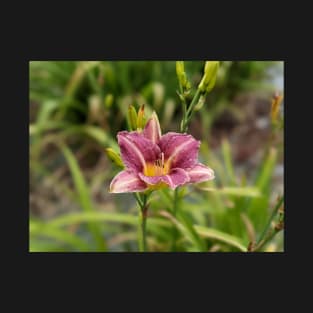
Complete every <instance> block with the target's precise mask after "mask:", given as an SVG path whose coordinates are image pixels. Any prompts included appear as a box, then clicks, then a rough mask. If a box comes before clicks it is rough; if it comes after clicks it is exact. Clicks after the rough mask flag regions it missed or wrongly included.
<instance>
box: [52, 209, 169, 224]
mask: <svg viewBox="0 0 313 313" xmlns="http://www.w3.org/2000/svg"><path fill="white" fill-rule="evenodd" d="M88 222H95V223H101V222H116V223H125V224H130V225H134V226H137V224H138V216H137V215H127V214H122V213H107V212H82V213H71V214H67V215H65V216H60V217H57V218H54V219H53V220H51V221H50V222H49V223H50V225H52V226H53V227H62V226H68V225H72V224H76V223H88ZM149 224H151V225H157V226H168V227H169V226H170V225H171V224H170V223H169V222H168V221H167V220H164V219H162V218H157V217H149Z"/></svg>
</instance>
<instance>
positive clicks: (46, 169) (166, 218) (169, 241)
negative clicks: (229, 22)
mask: <svg viewBox="0 0 313 313" xmlns="http://www.w3.org/2000/svg"><path fill="white" fill-rule="evenodd" d="M176 65H178V70H179V74H180V79H181V82H180V83H181V86H180V85H179V82H178V79H177V76H176V70H177V68H176ZM204 65H205V62H204V61H186V62H184V64H182V63H178V64H176V63H175V61H140V62H139V61H32V62H30V64H29V66H30V77H29V78H30V89H29V101H30V124H29V136H30V185H31V188H30V198H31V202H30V203H31V205H30V224H29V227H30V229H29V232H30V237H29V249H30V251H32V252H40V251H56V252H67V251H138V245H137V232H138V227H139V225H138V208H137V207H136V201H135V199H134V198H133V197H132V195H129V194H123V195H112V194H109V193H108V190H109V187H108V186H109V184H110V181H111V180H112V178H113V177H114V175H115V174H116V173H118V171H119V170H120V168H119V167H118V166H115V164H114V163H111V161H110V160H109V159H108V158H107V156H106V152H105V151H106V148H110V149H113V150H114V151H115V153H118V152H119V147H118V145H117V142H116V134H117V132H118V131H121V130H125V129H127V128H128V126H129V125H130V126H131V127H132V129H135V128H136V127H138V125H137V124H138V120H137V119H138V117H137V113H136V112H139V110H140V108H142V105H144V114H145V116H146V117H149V116H150V114H151V113H152V111H156V112H157V114H158V116H159V119H160V124H161V125H162V129H163V131H164V132H167V131H179V129H180V127H182V126H183V128H184V127H187V122H188V132H190V133H191V134H192V135H194V136H195V137H196V138H197V139H199V140H201V142H202V143H201V149H200V155H199V160H200V161H201V162H202V163H204V164H207V165H209V166H210V167H211V168H213V169H214V171H215V177H216V178H215V179H214V180H213V181H209V182H206V183H201V184H199V185H190V186H187V187H184V188H180V190H179V194H178V197H179V203H178V204H179V208H178V210H177V212H174V211H173V201H174V196H175V195H174V192H173V191H171V190H169V189H163V190H158V191H155V192H153V193H152V194H151V197H150V198H149V210H148V218H147V225H146V231H147V246H148V250H149V251H161V252H163V251H171V250H172V249H173V229H174V230H175V231H176V233H175V234H176V235H175V236H176V237H175V238H176V239H175V242H176V243H175V250H176V251H185V252H192V251H202V252H204V251H221V252H246V251H253V248H251V247H253V244H257V246H255V247H256V248H255V251H283V242H282V238H281V237H280V236H275V235H276V231H277V232H278V231H279V230H281V229H280V228H279V227H280V226H281V225H282V220H281V218H282V216H283V215H282V213H281V211H280V210H281V208H282V206H283V200H282V198H281V197H280V196H282V195H283V194H282V191H281V190H280V189H279V188H278V187H277V186H276V183H277V182H276V181H275V179H274V176H275V173H276V170H277V167H278V165H280V164H282V162H283V142H282V139H281V138H282V133H283V129H282V128H272V129H270V130H269V132H270V135H269V136H268V137H267V139H266V140H265V141H264V142H262V143H260V148H259V150H258V151H257V153H256V155H258V156H259V157H258V158H256V161H254V163H253V162H252V161H251V160H250V159H248V160H247V159H246V160H244V161H243V162H242V163H241V164H240V162H239V161H238V156H237V154H236V151H237V150H236V149H235V143H234V140H233V137H234V136H237V133H228V132H227V131H226V130H225V129H226V128H225V129H224V132H222V135H221V138H220V139H219V140H218V143H217V144H216V142H215V141H216V140H217V136H216V131H217V128H216V123H217V121H219V119H220V118H221V116H223V114H224V113H225V112H226V111H227V112H231V114H233V116H237V117H238V120H239V123H242V124H245V126H246V127H248V126H249V125H248V123H249V122H247V121H248V119H245V116H246V115H247V114H248V113H247V112H248V110H249V107H250V108H251V106H253V104H251V103H249V104H248V109H247V107H243V106H242V107H241V106H239V105H236V102H237V101H238V98H240V97H243V96H246V95H249V96H251V95H252V97H258V98H261V99H263V100H264V101H268V103H269V104H270V103H271V97H272V94H273V92H274V91H275V87H274V86H273V84H272V81H271V75H272V74H271V73H272V72H273V69H274V72H275V71H277V72H275V73H276V74H275V75H281V72H279V71H280V68H281V63H280V62H266V61H240V62H235V61H221V62H220V63H219V70H218V72H217V78H216V81H214V82H215V86H214V88H213V89H212V90H210V92H209V93H208V94H205V95H200V93H199V95H198V97H197V101H195V102H194V103H193V107H194V108H195V110H194V111H193V112H190V111H189V112H188V111H187V109H188V108H187V107H184V104H183V103H182V97H180V96H178V94H180V95H183V101H186V103H190V101H191V100H192V99H193V97H194V96H195V95H196V92H197V91H196V90H197V86H199V84H200V82H201V79H202V77H203V76H202V75H203V69H204ZM184 114H187V115H188V114H189V115H188V116H187V115H186V117H188V118H189V119H188V121H187V119H186V123H185V124H184V125H181V120H182V116H183V115H184ZM138 115H139V114H138ZM136 118H137V119H136ZM249 118H250V119H251V116H250V117H249ZM265 118H266V119H268V121H270V113H268V114H267V115H266V116H265ZM144 121H145V120H144V119H142V120H140V121H139V122H140V124H142V123H144ZM225 127H226V126H225ZM251 131H252V130H251ZM246 145H247V148H248V147H249V145H250V144H249V143H247V144H246ZM113 150H112V151H113ZM251 159H252V158H251ZM250 161H251V162H250ZM249 162H250V163H249ZM252 163H253V165H251V164H252ZM278 226H279V227H278ZM274 230H275V231H274ZM267 234H268V236H267ZM260 238H261V239H262V240H261V241H260ZM250 248H251V249H250Z"/></svg>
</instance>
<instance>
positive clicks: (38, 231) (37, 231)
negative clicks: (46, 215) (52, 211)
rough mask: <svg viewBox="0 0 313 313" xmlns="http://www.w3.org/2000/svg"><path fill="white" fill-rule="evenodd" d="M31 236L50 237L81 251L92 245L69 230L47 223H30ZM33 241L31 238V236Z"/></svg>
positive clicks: (87, 249) (88, 248)
mask: <svg viewBox="0 0 313 313" xmlns="http://www.w3.org/2000/svg"><path fill="white" fill-rule="evenodd" d="M29 234H30V237H32V236H35V237H36V236H38V237H48V238H51V239H54V240H57V241H60V242H63V243H66V244H70V245H71V246H73V247H75V248H76V249H77V250H79V251H89V250H90V245H88V243H87V242H85V241H84V240H82V239H81V238H79V237H78V236H76V235H74V234H70V233H68V232H67V231H64V230H61V229H58V228H55V227H52V226H51V225H48V224H46V223H34V222H32V223H30V227H29ZM30 241H31V238H30Z"/></svg>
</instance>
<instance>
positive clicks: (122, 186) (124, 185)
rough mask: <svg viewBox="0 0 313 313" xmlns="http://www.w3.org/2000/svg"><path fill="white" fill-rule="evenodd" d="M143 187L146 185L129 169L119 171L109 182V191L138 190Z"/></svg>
mask: <svg viewBox="0 0 313 313" xmlns="http://www.w3.org/2000/svg"><path fill="white" fill-rule="evenodd" d="M145 189H147V185H146V184H145V183H144V182H143V181H142V180H140V178H139V177H138V175H137V173H135V172H133V171H131V170H125V171H122V172H119V173H118V174H117V175H116V176H115V177H114V178H113V180H112V181H111V184H110V192H111V193H123V192H139V191H144V190H145Z"/></svg>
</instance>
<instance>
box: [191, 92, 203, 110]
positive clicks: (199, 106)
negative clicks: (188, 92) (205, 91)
mask: <svg viewBox="0 0 313 313" xmlns="http://www.w3.org/2000/svg"><path fill="white" fill-rule="evenodd" d="M204 102H205V96H204V95H201V96H200V98H199V101H198V103H197V104H196V105H195V109H194V110H195V111H199V110H201V109H202V107H203V105H204Z"/></svg>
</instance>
